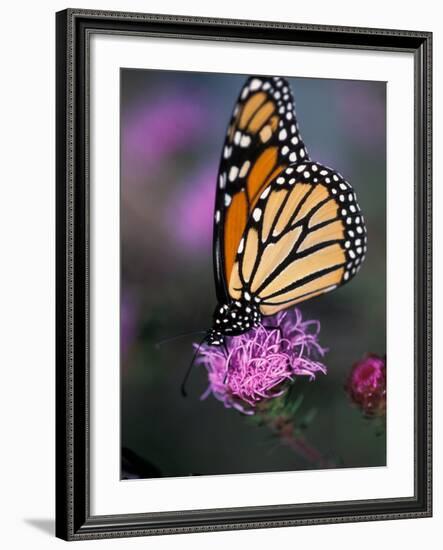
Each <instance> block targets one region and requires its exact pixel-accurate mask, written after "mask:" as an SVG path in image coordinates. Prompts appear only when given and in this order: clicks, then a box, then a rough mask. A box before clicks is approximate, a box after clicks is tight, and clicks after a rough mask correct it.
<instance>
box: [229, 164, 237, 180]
mask: <svg viewBox="0 0 443 550" xmlns="http://www.w3.org/2000/svg"><path fill="white" fill-rule="evenodd" d="M237 176H238V168H237V166H231V169H230V170H229V176H228V177H229V181H235V179H236V178H237Z"/></svg>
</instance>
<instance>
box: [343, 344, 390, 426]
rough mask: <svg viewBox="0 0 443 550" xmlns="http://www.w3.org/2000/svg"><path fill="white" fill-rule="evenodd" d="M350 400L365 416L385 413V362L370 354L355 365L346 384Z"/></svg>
mask: <svg viewBox="0 0 443 550" xmlns="http://www.w3.org/2000/svg"><path fill="white" fill-rule="evenodd" d="M345 388H346V391H347V392H348V394H349V396H350V398H351V400H352V401H353V402H354V403H355V404H356V405H358V406H359V407H360V408H361V410H362V411H363V413H364V414H365V415H366V416H382V415H384V414H385V413H386V360H385V359H383V358H381V357H378V356H377V355H375V354H373V353H370V354H368V355H367V356H366V357H365V358H364V359H362V360H361V361H358V362H357V363H355V364H354V365H353V367H352V369H351V372H350V374H349V378H348V380H347V382H346V386H345Z"/></svg>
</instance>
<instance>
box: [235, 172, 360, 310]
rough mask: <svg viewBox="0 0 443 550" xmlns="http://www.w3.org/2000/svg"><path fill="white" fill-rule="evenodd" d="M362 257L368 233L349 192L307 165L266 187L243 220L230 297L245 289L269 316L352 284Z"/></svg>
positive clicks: (339, 181) (346, 185) (327, 174)
mask: <svg viewBox="0 0 443 550" xmlns="http://www.w3.org/2000/svg"><path fill="white" fill-rule="evenodd" d="M365 253H366V228H365V225H364V220H363V216H362V214H361V212H360V208H359V206H358V204H357V198H356V195H355V192H354V191H353V189H352V187H351V186H350V185H349V183H347V182H346V181H345V180H344V179H343V178H342V176H340V174H338V173H336V172H334V171H333V170H331V169H329V168H327V167H325V166H322V165H320V164H318V163H315V162H311V161H307V162H303V163H296V164H293V165H290V166H288V167H286V168H285V169H284V170H283V171H281V172H280V173H279V175H278V176H277V177H275V178H274V179H273V180H272V181H271V182H269V183H267V184H266V186H265V187H264V189H263V190H262V191H261V194H260V195H259V197H258V199H257V200H256V202H255V203H254V206H253V208H252V210H251V213H250V216H249V217H248V220H247V222H246V225H245V228H244V231H243V234H242V237H241V239H240V243H239V246H238V248H237V252H236V256H235V261H234V265H233V268H232V272H231V276H230V278H229V288H228V292H229V295H230V297H231V298H232V299H239V297H240V295H241V293H244V292H245V291H246V292H248V293H249V294H251V295H252V296H254V297H255V298H256V299H257V300H259V303H260V310H261V313H262V314H263V315H272V314H274V313H277V312H278V311H280V310H282V309H286V308H287V307H290V306H291V305H294V304H296V303H298V302H301V301H303V300H307V299H309V298H313V297H314V296H317V295H319V294H322V293H324V292H327V291H329V290H333V289H334V288H336V287H337V286H339V285H341V284H343V283H345V282H347V281H348V280H350V279H351V278H352V277H353V276H354V275H355V274H356V272H357V271H358V269H359V268H360V265H361V262H362V261H363V259H364V255H365Z"/></svg>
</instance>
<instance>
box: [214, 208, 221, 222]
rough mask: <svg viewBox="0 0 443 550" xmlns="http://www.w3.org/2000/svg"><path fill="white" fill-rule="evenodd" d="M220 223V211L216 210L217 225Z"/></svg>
mask: <svg viewBox="0 0 443 550" xmlns="http://www.w3.org/2000/svg"><path fill="white" fill-rule="evenodd" d="M219 221H220V210H216V212H215V223H218V222H219Z"/></svg>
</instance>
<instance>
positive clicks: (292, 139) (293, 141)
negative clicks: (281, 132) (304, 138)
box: [291, 136, 298, 145]
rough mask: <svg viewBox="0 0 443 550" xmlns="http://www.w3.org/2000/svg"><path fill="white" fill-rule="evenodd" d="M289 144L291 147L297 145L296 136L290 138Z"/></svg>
mask: <svg viewBox="0 0 443 550" xmlns="http://www.w3.org/2000/svg"><path fill="white" fill-rule="evenodd" d="M291 143H292V144H293V145H297V143H298V137H297V136H294V137H293V138H291Z"/></svg>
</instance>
